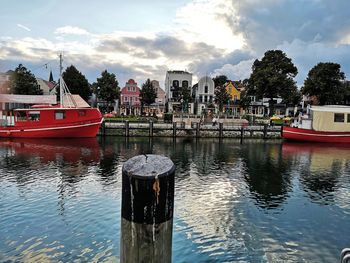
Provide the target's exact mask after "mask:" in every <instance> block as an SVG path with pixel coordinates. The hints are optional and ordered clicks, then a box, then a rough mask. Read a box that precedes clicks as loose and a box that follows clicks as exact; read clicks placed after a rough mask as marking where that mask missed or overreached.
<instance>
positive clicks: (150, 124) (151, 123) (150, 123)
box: [149, 121, 153, 137]
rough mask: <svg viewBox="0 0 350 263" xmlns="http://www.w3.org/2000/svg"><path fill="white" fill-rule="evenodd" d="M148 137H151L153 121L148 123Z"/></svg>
mask: <svg viewBox="0 0 350 263" xmlns="http://www.w3.org/2000/svg"><path fill="white" fill-rule="evenodd" d="M149 137H153V121H149Z"/></svg>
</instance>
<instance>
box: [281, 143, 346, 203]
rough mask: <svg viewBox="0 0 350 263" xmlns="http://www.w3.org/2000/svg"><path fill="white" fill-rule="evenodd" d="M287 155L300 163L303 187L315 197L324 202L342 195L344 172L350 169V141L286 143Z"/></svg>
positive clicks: (297, 168)
mask: <svg viewBox="0 0 350 263" xmlns="http://www.w3.org/2000/svg"><path fill="white" fill-rule="evenodd" d="M282 154H283V156H284V158H287V159H289V160H291V161H292V163H296V164H298V165H297V166H294V167H295V170H296V171H298V172H299V175H300V182H301V183H302V184H301V186H302V188H303V189H304V190H305V191H306V192H307V193H308V195H309V197H310V198H311V199H312V200H313V201H321V200H322V203H324V204H327V202H330V201H331V202H332V201H334V198H335V192H336V191H337V196H336V197H337V198H340V197H341V192H342V188H343V185H346V184H345V183H344V182H342V180H345V179H346V177H345V179H344V177H342V176H341V175H342V174H344V173H346V170H347V169H349V167H348V164H349V162H350V145H347V144H343V145H339V144H337V145H333V144H328V143H316V144H315V143H310V144H307V143H286V142H284V143H283V145H282Z"/></svg>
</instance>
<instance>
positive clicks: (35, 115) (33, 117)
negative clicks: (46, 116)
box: [28, 111, 40, 121]
mask: <svg viewBox="0 0 350 263" xmlns="http://www.w3.org/2000/svg"><path fill="white" fill-rule="evenodd" d="M28 120H30V121H39V120H40V111H30V112H28Z"/></svg>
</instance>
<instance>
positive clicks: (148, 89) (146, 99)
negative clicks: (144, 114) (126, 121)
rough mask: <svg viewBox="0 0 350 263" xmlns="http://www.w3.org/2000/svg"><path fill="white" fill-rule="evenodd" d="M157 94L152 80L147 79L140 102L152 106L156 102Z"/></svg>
mask: <svg viewBox="0 0 350 263" xmlns="http://www.w3.org/2000/svg"><path fill="white" fill-rule="evenodd" d="M156 97H157V93H156V90H155V89H154V88H153V86H152V83H151V81H150V79H147V80H146V82H145V83H144V84H142V88H141V91H140V101H141V105H142V106H143V105H148V106H149V105H150V104H152V103H154V102H155V101H156Z"/></svg>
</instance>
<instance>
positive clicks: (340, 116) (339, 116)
mask: <svg viewBox="0 0 350 263" xmlns="http://www.w3.org/2000/svg"><path fill="white" fill-rule="evenodd" d="M334 122H344V113H334Z"/></svg>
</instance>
